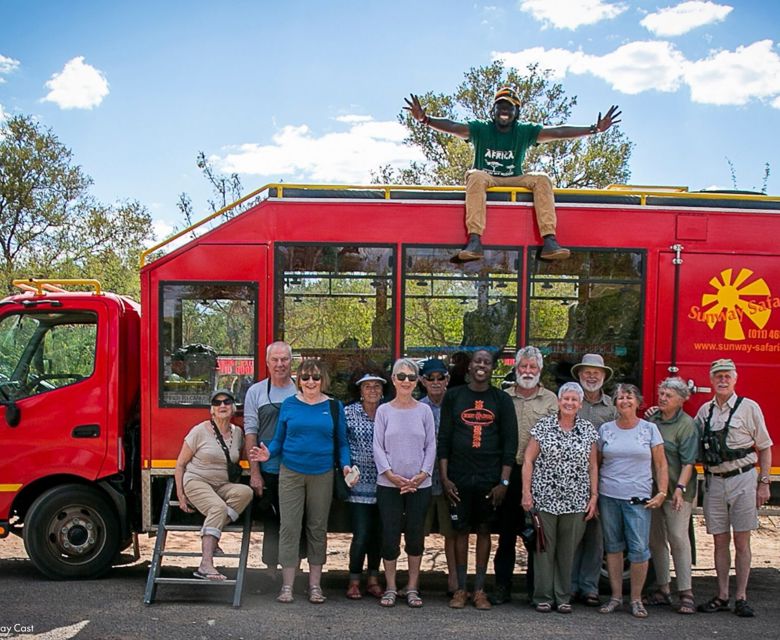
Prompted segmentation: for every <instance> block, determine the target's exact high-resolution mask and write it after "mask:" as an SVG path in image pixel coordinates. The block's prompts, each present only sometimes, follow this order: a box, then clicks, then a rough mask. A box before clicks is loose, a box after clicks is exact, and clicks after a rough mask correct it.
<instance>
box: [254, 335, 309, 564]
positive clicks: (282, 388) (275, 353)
mask: <svg viewBox="0 0 780 640" xmlns="http://www.w3.org/2000/svg"><path fill="white" fill-rule="evenodd" d="M265 362H266V366H267V367H268V377H267V378H264V379H263V380H261V381H260V382H256V383H255V384H253V385H252V386H251V387H249V390H248V391H247V392H246V398H245V399H244V434H245V435H246V450H247V451H250V450H251V449H252V447H254V446H257V444H258V443H259V442H263V443H265V444H266V445H268V443H269V442H271V440H273V437H274V433H275V432H276V421H277V418H278V417H279V410H280V409H281V407H282V402H284V401H285V400H286V399H287V398H288V397H290V396H293V395H295V392H296V388H295V383H294V382H293V380H292V377H291V376H290V369H291V366H292V347H290V345H289V344H287V343H286V342H281V341H279V342H272V343H271V344H269V345H268V347H267V348H266V351H265ZM279 461H280V459H279V457H278V456H277V457H274V458H270V459H269V460H268V461H267V462H263V463H262V469H261V466H260V465H261V463H259V462H251V461H250V462H249V486H250V487H252V489H253V490H254V492H255V495H257V496H258V497H260V498H263V504H264V505H265V506H266V507H267V510H266V517H265V520H264V521H263V563H264V564H265V565H266V566H267V567H269V568H270V569H276V568H277V565H278V563H279Z"/></svg>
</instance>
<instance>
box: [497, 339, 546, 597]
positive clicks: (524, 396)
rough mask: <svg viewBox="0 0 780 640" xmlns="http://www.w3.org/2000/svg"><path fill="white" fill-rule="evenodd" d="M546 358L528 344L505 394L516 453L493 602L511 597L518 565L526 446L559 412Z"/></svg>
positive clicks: (501, 518) (529, 582)
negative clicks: (545, 376)
mask: <svg viewBox="0 0 780 640" xmlns="http://www.w3.org/2000/svg"><path fill="white" fill-rule="evenodd" d="M543 366H544V358H543V357H542V352H541V351H539V349H537V348H536V347H533V346H530V345H529V346H527V347H523V348H522V349H520V350H519V351H518V352H517V353H516V354H515V384H514V385H513V386H511V387H509V388H508V389H506V393H507V394H508V395H509V397H510V398H512V404H514V407H515V414H516V416H517V453H516V455H515V462H514V464H513V465H512V471H511V474H510V476H509V486H508V488H507V495H506V500H504V504H503V505H502V506H501V510H500V511H499V514H498V548H497V549H496V555H495V557H494V558H493V569H494V571H495V573H496V588H495V591H494V592H493V593H492V594H491V596H490V601H491V602H492V603H493V604H504V603H505V602H509V601H510V600H511V591H512V573H513V571H514V568H515V558H516V550H515V549H516V544H517V535H518V533H519V532H520V531H521V530H522V528H523V525H524V521H525V513H524V512H523V510H522V508H521V507H520V502H521V497H522V494H523V492H522V486H521V482H520V481H521V478H522V469H521V465H522V464H523V458H524V457H525V449H526V447H527V446H528V442H529V441H530V439H531V428H532V427H533V426H534V425H535V424H536V423H537V422H538V421H539V420H540V419H541V418H543V417H545V416H548V415H551V414H554V413H557V412H558V397H557V396H556V395H555V394H554V393H553V392H552V391H550V390H549V389H545V388H544V387H543V386H542V384H541V377H542V368H543ZM532 558H533V554H532V552H531V551H529V553H528V571H527V573H526V587H527V590H528V593H529V594H531V593H532V592H533V561H532Z"/></svg>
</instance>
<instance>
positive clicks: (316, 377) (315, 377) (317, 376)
mask: <svg viewBox="0 0 780 640" xmlns="http://www.w3.org/2000/svg"><path fill="white" fill-rule="evenodd" d="M298 377H299V378H300V379H301V380H303V381H304V382H308V381H309V380H314V382H319V381H320V380H322V376H321V375H320V374H319V373H302V374H301V375H299V376H298Z"/></svg>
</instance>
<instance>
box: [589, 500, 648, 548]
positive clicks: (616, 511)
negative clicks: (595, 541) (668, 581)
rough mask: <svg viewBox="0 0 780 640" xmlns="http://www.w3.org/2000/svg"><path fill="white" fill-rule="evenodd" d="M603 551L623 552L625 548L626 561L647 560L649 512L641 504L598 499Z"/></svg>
mask: <svg viewBox="0 0 780 640" xmlns="http://www.w3.org/2000/svg"><path fill="white" fill-rule="evenodd" d="M599 512H600V513H601V528H602V530H603V531H604V550H605V551H606V552H607V553H623V551H625V550H626V547H628V554H627V557H628V561H629V562H634V563H639V562H646V561H647V560H649V559H650V522H651V513H650V510H649V509H645V505H643V504H630V503H629V501H628V500H620V499H618V498H610V497H608V496H599Z"/></svg>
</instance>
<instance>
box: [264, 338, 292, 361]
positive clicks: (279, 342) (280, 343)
mask: <svg viewBox="0 0 780 640" xmlns="http://www.w3.org/2000/svg"><path fill="white" fill-rule="evenodd" d="M274 347H282V348H283V349H286V350H287V355H288V356H289V357H290V360H292V347H291V346H290V345H289V344H287V343H286V342H285V341H284V340H277V341H276V342H272V343H271V344H269V345H268V346H267V347H266V348H265V360H266V362H268V359H269V358H270V357H271V349H273V348H274Z"/></svg>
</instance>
